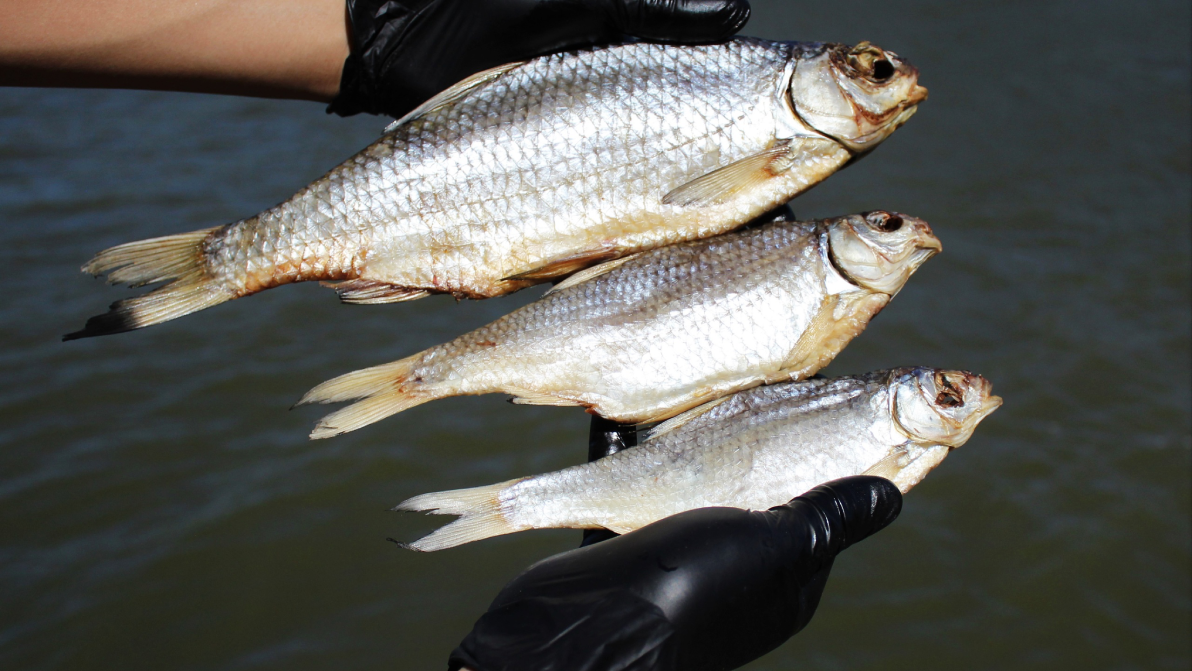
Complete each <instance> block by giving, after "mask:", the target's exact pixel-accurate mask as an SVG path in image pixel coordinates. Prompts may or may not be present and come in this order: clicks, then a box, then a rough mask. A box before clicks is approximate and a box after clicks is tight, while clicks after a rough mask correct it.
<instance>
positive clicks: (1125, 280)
mask: <svg viewBox="0 0 1192 671" xmlns="http://www.w3.org/2000/svg"><path fill="white" fill-rule="evenodd" d="M807 4H809V3H800V5H799V6H795V5H794V3H784V2H779V1H777V0H775V1H773V2H764V1H761V0H757V1H755V8H756V11H755V15H754V19H753V21H752V23H751V25H750V27H749V28H748V29H747V31H746V32H748V33H751V34H757V35H761V36H764V37H771V38H781V39H818V40H835V41H857V40H861V39H869V40H872V41H874V42H875V43H877V44H880V45H882V46H885V47H888V48H891V49H893V50H895V51H897V52H899V53H901V54H903V55H905V56H907V57H908V58H910V59H911V60H912V62H914V63H915V64H916V65H918V66H919V67H920V69H921V70H922V72H923V82H924V84H926V85H927V86H928V87H929V88H930V89H931V99H930V100H929V101H928V102H927V103H926V104H924V105H923V106H922V108H921V111H920V113H919V115H918V116H916V118H915V119H914V120H912V121H911V122H910V123H909V124H908V125H907V126H906V127H905V128H903V129H902V130H900V131H899V132H898V133H897V134H895V135H894V136H893V138H892V139H891V140H889V141H888V142H887V143H886V145H885V146H883V147H882V148H881V149H880V150H878V151H877V152H876V153H875V155H874V156H872V157H870V158H868V159H867V160H865V161H863V162H861V163H860V164H858V165H857V166H856V167H853V168H850V169H849V170H847V171H846V172H844V173H842V174H840V175H838V176H836V177H833V178H832V179H830V180H829V181H828V182H826V183H825V184H824V185H822V186H820V187H818V188H817V189H815V190H814V191H813V192H812V193H810V194H808V195H806V196H804V197H803V198H800V199H799V200H797V201H796V202H795V204H794V206H795V210H796V212H797V213H798V214H799V215H800V216H803V217H818V216H829V215H835V214H840V213H844V212H852V211H858V210H864V209H873V208H879V207H880V208H888V209H896V210H903V211H906V212H909V213H913V214H916V215H919V216H922V217H924V218H926V219H927V220H928V221H930V222H931V223H932V225H933V226H934V228H935V230H936V232H937V234H938V235H939V237H940V238H941V239H942V240H943V242H944V246H945V252H944V254H943V255H941V256H940V257H938V258H937V259H934V260H932V261H931V262H930V263H928V264H927V265H926V266H924V268H923V269H922V270H921V271H920V272H919V274H917V275H916V276H915V278H914V279H913V280H912V281H911V282H910V284H909V285H908V287H907V289H906V290H905V291H903V293H902V294H900V295H899V296H898V298H897V300H896V301H895V302H894V304H893V305H892V306H891V307H890V308H889V309H888V310H886V311H885V312H883V313H882V315H881V318H880V319H878V320H877V321H876V322H875V323H874V324H873V326H872V327H871V328H870V329H869V330H868V331H867V332H866V333H865V334H864V335H863V336H861V337H860V338H858V339H857V340H856V341H855V342H854V343H853V344H852V345H851V346H850V347H849V348H848V350H847V351H846V352H845V353H844V354H843V355H842V356H841V357H840V358H839V359H838V360H837V361H836V362H834V363H833V364H832V365H831V367H830V368H829V369H828V371H827V372H828V373H829V374H844V373H852V372H860V371H866V370H870V369H874V368H885V367H890V366H895V365H906V364H912V365H913V364H924V365H937V366H948V367H957V368H968V369H971V370H975V371H978V372H981V373H983V374H985V375H986V376H987V377H989V378H990V379H991V380H993V382H994V385H995V390H996V391H997V392H998V393H1000V394H1001V395H1003V396H1004V397H1005V399H1006V405H1005V406H1004V407H1003V408H1002V409H1001V410H1000V411H998V412H997V413H996V414H994V415H993V416H992V417H991V418H990V419H988V420H986V422H985V423H984V424H983V425H982V426H981V428H980V430H979V431H978V432H977V435H976V436H975V437H974V438H973V440H972V441H971V442H970V443H969V444H968V445H966V446H965V447H964V448H963V449H961V450H959V451H958V452H956V453H955V454H953V455H952V456H951V457H950V458H949V459H948V460H947V461H946V462H945V463H944V465H943V466H942V467H941V468H939V469H938V470H937V471H935V472H934V473H933V474H932V475H931V476H930V477H929V478H928V479H927V480H926V481H925V482H924V483H923V484H922V485H920V486H919V487H918V488H916V489H915V491H914V492H912V493H911V494H910V495H909V496H908V497H907V500H906V506H905V508H904V512H903V515H902V517H901V518H900V519H899V520H898V522H897V523H896V524H895V525H894V526H892V527H891V528H890V529H889V530H887V531H885V532H883V533H882V534H880V535H878V536H876V537H874V538H873V539H871V540H869V541H867V542H865V543H864V544H862V545H860V546H858V547H856V548H855V549H853V550H850V551H849V552H848V553H847V554H846V555H844V556H842V558H841V559H840V560H839V561H838V562H837V564H836V570H835V577H834V578H833V579H832V581H831V582H830V584H829V587H828V590H827V592H826V594H825V597H824V600H823V602H822V605H821V607H820V611H819V614H818V615H817V617H816V619H815V621H814V622H813V623H812V624H811V626H810V627H808V629H807V630H805V631H804V632H803V633H802V634H800V635H799V636H797V637H796V638H795V639H794V640H792V641H791V642H790V643H788V644H787V645H785V646H783V647H782V648H781V649H779V650H777V651H775V652H774V653H772V654H770V655H768V656H766V657H765V658H763V659H761V660H759V661H758V662H755V663H754V664H752V665H750V666H749V667H748V668H749V669H752V670H755V671H761V670H762V669H767V670H768V669H775V670H777V669H789V668H800V669H865V668H921V669H935V668H939V669H954V668H966V669H968V668H971V669H1004V668H1039V669H1054V668H1123V669H1124V668H1147V669H1166V668H1171V669H1186V668H1188V665H1189V662H1190V661H1192V655H1190V639H1189V636H1190V635H1189V632H1190V631H1192V618H1190V613H1189V604H1190V589H1192V586H1190V580H1189V567H1190V560H1192V528H1190V508H1192V497H1190V468H1192V462H1190V450H1192V438H1190V435H1192V428H1190V425H1189V423H1190V419H1189V413H1190V405H1192V389H1190V375H1192V361H1190V357H1189V349H1190V342H1192V331H1190V329H1192V326H1190V323H1192V321H1190V311H1192V307H1190V306H1192V295H1190V293H1192V290H1190V272H1189V265H1190V256H1192V249H1190V244H1192V243H1190V240H1189V229H1190V224H1192V212H1190V200H1192V184H1190V182H1192V176H1190V175H1192V169H1190V145H1192V143H1190V138H1189V118H1190V115H1192V105H1190V91H1189V86H1190V77H1192V68H1190V58H1192V55H1190V46H1189V33H1188V25H1189V21H1190V16H1189V7H1188V5H1187V3H1182V2H1174V1H1173V2H1149V3H1142V4H1134V5H1131V9H1128V10H1127V9H1125V7H1124V6H1121V5H1118V4H1115V3H1107V2H1096V3H1072V2H1050V3H1028V2H996V3H994V2H984V3H943V2H939V3H931V2H915V3H910V4H908V5H894V4H891V3H879V2H854V3H849V4H848V5H847V6H845V5H840V4H839V3H823V4H824V7H823V8H821V9H808V8H806V7H804V6H802V5H807ZM383 124H384V122H383V121H382V120H378V119H374V118H357V119H351V120H346V121H345V120H340V119H336V118H330V117H326V116H324V115H323V113H322V110H321V108H320V107H318V106H317V105H314V104H307V103H286V102H271V101H257V100H240V99H234V98H224V97H213V96H197V95H181V94H177V95H174V94H157V93H141V92H120V91H51V90H45V91H42V90H0V218H2V221H3V224H2V225H0V236H2V237H0V266H2V267H3V268H4V269H5V272H4V274H3V278H0V291H2V293H3V296H4V297H5V298H4V300H3V301H2V303H0V324H2V325H0V379H2V380H3V384H2V385H0V667H2V668H11V669H18V668H19V669H68V668H69V669H111V668H122V669H138V668H154V669H161V668H170V669H192V668H194V669H199V668H220V669H240V668H281V667H285V668H287V669H326V668H400V669H404V668H410V669H413V668H441V666H442V665H443V664H444V662H445V659H446V655H447V652H448V651H449V650H450V649H451V648H452V647H453V646H454V645H455V644H456V643H457V642H458V641H459V640H460V639H461V638H462V636H463V635H464V634H465V633H466V632H467V630H468V629H469V627H470V626H471V623H472V621H473V620H474V619H475V618H476V617H477V616H478V615H479V614H480V613H481V612H482V611H483V609H484V608H485V606H486V605H487V603H488V601H489V600H490V599H491V598H492V597H493V595H494V594H495V593H496V591H497V590H498V589H499V587H500V586H501V585H502V584H504V583H505V582H506V581H507V580H509V579H510V578H512V577H513V576H514V575H515V574H516V573H517V572H518V571H519V570H520V569H521V568H522V567H524V566H526V565H528V564H529V563H531V562H532V561H534V560H536V559H538V558H541V557H543V556H546V555H547V554H551V553H555V552H559V551H562V550H565V549H568V548H570V547H573V546H574V545H575V544H576V543H577V542H578V538H579V533H578V532H572V531H539V532H530V533H522V534H517V535H514V536H509V537H504V538H499V539H494V540H489V541H485V542H482V543H476V544H473V545H469V546H465V547H462V548H459V549H455V550H450V551H446V552H442V553H437V554H430V555H418V554H414V553H410V552H406V551H403V550H401V549H399V548H398V547H397V546H395V545H393V544H391V543H388V542H386V540H385V539H386V537H387V536H395V537H397V538H400V539H411V538H414V537H416V536H417V535H419V534H421V533H422V532H424V531H427V530H429V529H430V528H433V527H434V526H435V525H436V524H437V522H436V520H435V518H422V517H416V516H401V515H397V514H394V513H388V512H386V509H387V508H389V507H390V506H392V505H394V504H396V503H397V502H399V501H401V500H403V499H405V498H406V497H408V496H411V495H413V494H417V493H421V492H425V491H432V490H438V489H446V488H453V487H463V486H472V485H478V484H484V483H490V482H496V481H499V480H503V479H507V478H512V477H516V476H520V475H524V474H529V473H537V472H541V471H544V470H548V469H554V468H559V467H562V466H566V465H569V464H573V463H577V462H579V461H582V460H583V458H584V455H585V452H586V431H587V417H586V416H585V415H584V414H583V412H582V411H580V410H578V409H571V408H567V409H564V408H534V407H522V406H510V405H508V404H506V403H505V402H504V401H503V400H502V399H501V398H499V397H497V396H485V397H476V398H464V399H451V400H446V401H438V402H435V403H433V404H429V405H426V406H421V407H418V408H415V409H413V410H410V411H408V412H406V413H403V414H402V415H400V416H398V417H395V418H392V419H390V420H387V421H385V422H382V423H380V424H378V425H375V426H371V427H368V428H366V429H364V430H361V431H358V432H356V433H352V434H348V435H346V436H342V437H339V438H335V439H332V440H327V441H319V442H308V441H307V440H306V433H307V431H308V430H309V428H310V426H311V424H312V422H313V421H314V420H315V419H316V418H317V417H318V416H320V414H321V409H319V408H314V409H305V408H304V409H300V410H296V411H294V412H286V408H288V407H289V406H290V404H291V403H293V402H294V400H296V399H297V398H298V397H299V395H300V394H301V393H302V392H304V391H305V390H307V389H308V388H310V387H311V386H312V385H314V384H316V383H318V382H321V381H323V380H325V379H327V378H329V377H331V376H333V375H336V374H339V373H342V372H346V371H349V370H352V369H355V368H358V367H362V366H366V365H370V364H375V363H380V362H384V361H390V360H393V359H396V358H398V357H401V356H404V355H407V354H410V353H413V352H415V351H417V350H419V349H421V348H424V347H427V346H430V345H432V344H435V343H438V342H441V341H443V340H445V339H448V338H450V337H453V336H455V335H458V334H460V333H462V332H464V331H466V330H468V329H471V328H474V327H476V326H479V325H481V324H484V323H486V322H488V321H490V320H492V319H494V318H496V317H497V316H499V315H501V314H503V313H505V312H507V311H509V310H511V309H513V308H514V307H517V306H519V305H522V304H524V303H526V302H528V301H530V300H532V299H533V298H534V297H535V296H536V295H538V294H539V293H540V290H529V291H525V292H522V293H521V294H518V295H516V296H513V297H508V298H503V299H496V300H490V301H484V302H464V303H460V304H456V303H455V301H453V300H451V299H450V298H443V297H438V298H432V299H427V300H423V301H417V302H414V303H411V304H407V305H397V306H390V307H352V306H343V305H340V304H339V303H338V302H337V301H336V300H335V297H334V294H333V293H332V292H330V291H328V290H326V289H321V288H319V287H317V286H313V285H310V286H307V285H300V286H294V287H286V288H283V289H280V290H277V291H270V292H267V293H265V294H262V295H259V296H255V297H253V298H250V299H247V300H242V301H235V302H233V303H229V304H226V305H222V306H219V307H217V308H215V309H212V310H209V311H207V312H204V313H202V314H201V315H200V316H192V317H189V318H186V319H181V320H178V321H175V322H172V323H170V324H167V325H164V326H159V327H156V328H152V329H149V330H146V331H142V332H137V333H132V334H125V335H120V336H115V337H107V338H99V339H92V340H85V341H78V342H71V343H61V342H59V340H58V336H59V335H61V334H62V333H65V332H68V331H71V330H74V329H76V328H78V327H79V326H81V325H82V323H83V320H84V319H85V318H86V317H87V316H89V315H92V314H95V313H97V312H100V311H102V309H103V308H104V307H105V306H106V305H107V304H108V303H109V302H111V301H113V300H116V299H117V298H120V297H123V296H126V295H128V292H127V291H126V290H118V289H112V288H107V287H105V286H104V285H103V284H102V283H100V282H97V281H94V280H90V279H88V278H86V277H84V276H82V275H81V274H79V272H78V266H79V264H80V263H82V262H83V261H84V260H86V259H87V258H88V257H89V256H90V255H91V254H92V253H93V252H95V251H97V250H99V249H102V248H104V247H107V246H109V245H112V244H116V243H120V242H125V241H129V240H135V239H140V238H145V237H152V236H157V235H163V234H167V233H174V232H181V231H187V230H192V229H196V228H200V227H206V226H211V225H214V224H217V223H222V222H225V221H230V220H234V219H237V218H240V217H242V216H245V215H247V214H251V213H255V212H257V211H258V210H260V209H262V208H264V207H267V206H270V205H273V204H274V203H276V202H278V201H280V200H283V199H284V198H286V197H288V196H289V195H290V194H291V193H292V192H293V191H294V190H295V189H296V188H298V187H300V186H302V185H303V184H305V183H307V182H308V181H309V180H311V179H313V178H316V177H318V176H319V175H320V174H321V173H322V172H323V171H324V170H326V169H327V168H329V167H331V166H333V165H335V164H336V163H337V162H339V161H340V160H342V159H344V158H346V157H347V156H348V155H350V154H352V153H354V152H355V151H356V150H357V149H359V148H361V147H363V146H364V145H366V144H368V143H369V142H370V141H371V140H372V139H374V138H375V137H376V136H377V134H378V133H379V131H380V128H381V127H382V126H383Z"/></svg>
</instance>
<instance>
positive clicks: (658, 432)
mask: <svg viewBox="0 0 1192 671" xmlns="http://www.w3.org/2000/svg"><path fill="white" fill-rule="evenodd" d="M730 398H732V394H729V395H727V396H721V397H720V398H718V399H716V400H715V401H708V402H707V403H704V404H703V405H698V406H696V407H694V408H692V409H690V410H688V411H687V412H684V413H681V414H678V415H675V416H674V417H671V418H670V419H668V420H666V421H665V422H663V423H661V424H659V425H658V426H656V427H654V428H652V429H650V432H649V434H647V435H646V440H654V439H655V438H657V437H659V436H662V435H665V434H668V433H670V432H671V431H674V430H675V429H677V428H679V427H680V426H683V425H684V424H686V423H687V422H690V421H691V420H693V419H695V418H696V417H699V416H700V415H702V414H704V413H705V412H707V411H709V410H711V409H712V408H715V407H716V406H718V405H720V404H721V403H724V402H725V401H727V400H729V399H730Z"/></svg>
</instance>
